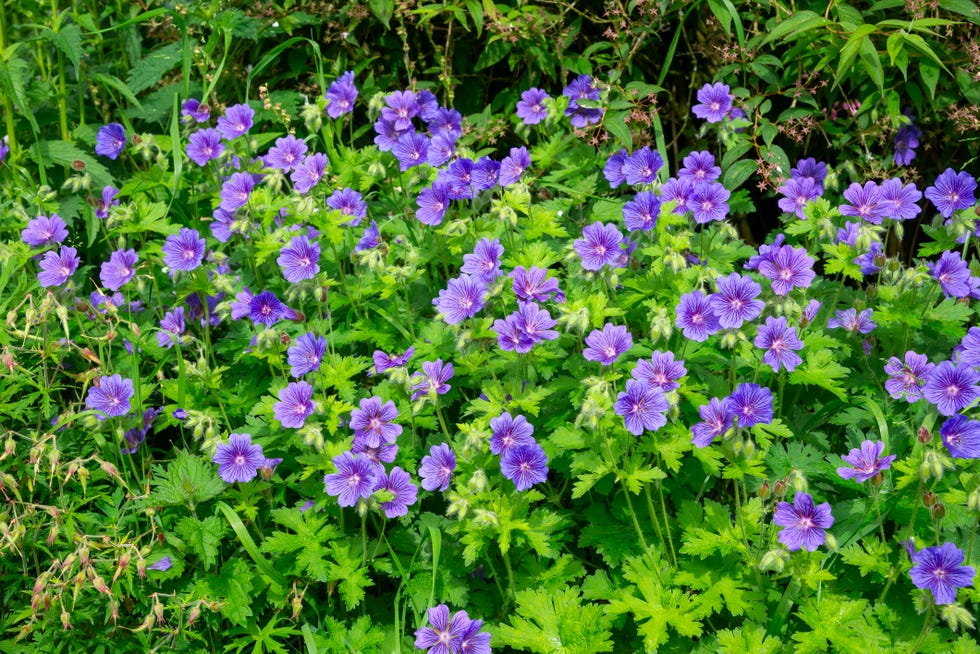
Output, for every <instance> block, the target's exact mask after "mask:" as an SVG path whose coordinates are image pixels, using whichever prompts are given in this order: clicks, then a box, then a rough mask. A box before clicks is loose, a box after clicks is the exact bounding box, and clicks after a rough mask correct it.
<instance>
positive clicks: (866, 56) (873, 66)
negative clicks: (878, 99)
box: [860, 39, 885, 92]
mask: <svg viewBox="0 0 980 654" xmlns="http://www.w3.org/2000/svg"><path fill="white" fill-rule="evenodd" d="M860 55H861V63H863V64H864V70H865V71H867V73H868V77H870V78H871V81H872V82H874V83H875V86H877V87H878V91H880V92H884V87H885V70H884V68H882V66H881V57H879V56H878V50H877V49H876V48H875V45H874V43H873V42H872V41H871V39H864V40H863V41H861V51H860Z"/></svg>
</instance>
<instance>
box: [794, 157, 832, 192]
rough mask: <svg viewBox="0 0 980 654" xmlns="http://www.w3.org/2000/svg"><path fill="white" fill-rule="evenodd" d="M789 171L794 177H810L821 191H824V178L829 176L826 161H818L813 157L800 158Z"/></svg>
mask: <svg viewBox="0 0 980 654" xmlns="http://www.w3.org/2000/svg"><path fill="white" fill-rule="evenodd" d="M789 173H790V176H791V177H792V178H793V179H803V178H805V177H809V178H810V179H812V180H813V182H814V184H816V185H817V189H818V190H819V191H820V193H823V180H824V179H826V178H827V164H825V163H824V162H822V161H817V160H816V159H814V158H813V157H807V158H806V159H800V160H799V161H798V162H796V165H795V166H794V167H793V168H791V169H790V171H789Z"/></svg>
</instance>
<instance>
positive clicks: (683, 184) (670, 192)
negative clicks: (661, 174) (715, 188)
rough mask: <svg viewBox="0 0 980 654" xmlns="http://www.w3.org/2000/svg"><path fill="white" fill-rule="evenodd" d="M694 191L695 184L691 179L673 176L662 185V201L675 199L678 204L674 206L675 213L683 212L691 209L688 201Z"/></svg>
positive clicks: (662, 202)
mask: <svg viewBox="0 0 980 654" xmlns="http://www.w3.org/2000/svg"><path fill="white" fill-rule="evenodd" d="M693 192H694V184H692V183H691V180H689V179H685V178H674V177H671V178H669V179H668V180H667V181H666V182H664V185H663V186H661V187H660V203H661V204H664V203H667V202H671V201H675V202H677V205H676V206H675V207H674V213H676V214H682V213H685V212H687V211H689V208H688V206H687V201H688V200H689V199H690V197H691V194H692V193H693Z"/></svg>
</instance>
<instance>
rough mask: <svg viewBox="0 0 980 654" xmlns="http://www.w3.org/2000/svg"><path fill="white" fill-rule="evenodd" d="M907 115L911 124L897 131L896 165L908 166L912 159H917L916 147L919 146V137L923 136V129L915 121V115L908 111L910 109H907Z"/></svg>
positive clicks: (895, 144) (895, 143) (895, 142)
mask: <svg viewBox="0 0 980 654" xmlns="http://www.w3.org/2000/svg"><path fill="white" fill-rule="evenodd" d="M905 115H906V116H907V117H908V119H909V124H908V125H905V126H904V127H902V128H900V129H899V130H898V131H897V132H896V133H895V140H894V146H895V155H894V160H895V165H896V166H907V165H909V164H910V163H912V160H913V159H915V148H917V147H919V137H920V136H922V130H921V129H919V128H918V126H916V124H915V122H914V119H915V117H914V116H912V114H910V113H908V110H906V113H905Z"/></svg>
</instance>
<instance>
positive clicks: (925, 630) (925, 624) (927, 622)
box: [909, 603, 936, 654]
mask: <svg viewBox="0 0 980 654" xmlns="http://www.w3.org/2000/svg"><path fill="white" fill-rule="evenodd" d="M935 614H936V605H935V604H934V603H933V604H930V605H929V610H928V611H927V612H926V617H925V619H923V621H922V631H920V632H919V637H918V638H916V639H915V644H914V645H912V649H911V650H909V651H910V652H911V653H912V654H915V652H918V651H919V648H920V647H922V641H924V640H925V639H926V636H927V635H928V634H929V627H931V626H932V619H933V617H934V616H935Z"/></svg>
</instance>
